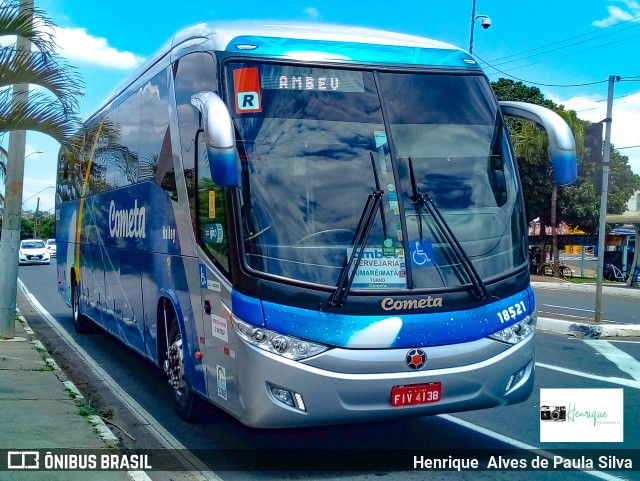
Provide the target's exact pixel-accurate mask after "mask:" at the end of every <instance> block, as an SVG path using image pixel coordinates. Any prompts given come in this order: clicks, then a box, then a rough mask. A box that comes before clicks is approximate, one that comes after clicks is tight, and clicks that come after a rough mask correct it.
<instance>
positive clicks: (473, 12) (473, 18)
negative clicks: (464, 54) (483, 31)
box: [469, 0, 476, 54]
mask: <svg viewBox="0 0 640 481" xmlns="http://www.w3.org/2000/svg"><path fill="white" fill-rule="evenodd" d="M475 25H476V0H473V3H472V5H471V33H470V35H469V54H472V53H473V31H474V30H475Z"/></svg>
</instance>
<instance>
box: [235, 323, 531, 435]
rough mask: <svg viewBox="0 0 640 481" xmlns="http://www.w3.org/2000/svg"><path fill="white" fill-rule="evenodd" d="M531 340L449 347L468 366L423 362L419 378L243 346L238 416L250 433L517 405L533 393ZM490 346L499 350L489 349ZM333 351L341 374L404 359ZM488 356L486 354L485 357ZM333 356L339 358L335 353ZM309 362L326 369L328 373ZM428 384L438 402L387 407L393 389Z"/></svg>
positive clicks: (368, 352)
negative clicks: (281, 392)
mask: <svg viewBox="0 0 640 481" xmlns="http://www.w3.org/2000/svg"><path fill="white" fill-rule="evenodd" d="M534 339H535V336H534V335H530V336H529V337H528V338H526V339H525V340H523V341H522V342H520V343H518V344H516V345H514V346H507V345H505V344H504V343H500V342H499V341H493V340H488V339H482V340H480V341H474V342H470V343H463V344H458V345H455V346H448V348H450V349H452V350H453V351H457V352H458V353H461V352H464V354H462V358H464V359H466V360H467V361H470V362H469V363H466V364H465V363H460V362H456V361H455V360H454V361H453V362H452V363H450V364H448V366H449V367H444V366H445V365H446V364H445V363H443V362H442V361H441V362H439V363H434V366H435V367H434V368H432V369H429V362H427V366H426V367H425V369H423V370H420V371H405V372H376V373H374V372H371V371H369V372H363V371H360V372H356V373H354V372H340V368H339V364H340V363H339V362H336V361H335V359H334V360H332V361H331V362H329V363H326V362H323V361H322V359H321V358H322V357H326V356H325V355H331V356H332V357H334V358H335V357H336V350H332V351H327V353H323V354H320V355H319V356H317V358H318V359H315V360H314V358H311V359H308V360H306V362H296V361H290V360H287V359H283V358H281V357H280V356H277V355H274V354H271V353H268V352H265V351H263V350H260V349H257V348H255V347H253V346H251V345H249V344H247V343H244V342H240V345H239V349H240V352H239V353H238V356H237V361H238V371H237V372H238V373H239V374H238V380H237V383H238V385H237V387H238V394H239V398H240V400H241V410H240V412H236V415H237V416H238V417H239V418H240V420H241V421H242V422H243V423H244V424H247V425H249V426H253V427H261V428H273V427H295V426H312V425H323V424H341V423H351V422H364V421H373V420H384V419H394V418H402V417H409V416H425V415H434V414H441V413H451V412H456V411H469V410H476V409H484V408H490V407H496V406H501V405H505V404H513V403H518V402H522V401H525V400H526V399H527V398H528V397H529V395H530V394H531V391H532V389H533V381H534V357H535V350H534ZM488 343H491V344H493V343H497V345H496V347H495V348H491V347H490V348H488V347H487V346H488ZM431 349H434V350H435V349H438V348H423V350H424V351H426V354H427V358H429V357H430V356H432V355H433V353H432V352H431ZM439 349H441V348H439ZM338 351H342V352H343V353H346V354H347V356H344V358H345V362H344V365H343V367H344V369H342V371H349V369H351V367H352V366H353V365H354V361H357V359H355V358H358V357H360V358H361V359H360V360H361V361H366V362H367V363H372V362H374V361H375V359H376V358H379V359H384V358H385V357H386V358H388V357H389V356H390V355H396V356H399V355H401V356H405V355H406V352H407V349H397V350H364V349H363V350H338ZM488 352H491V354H490V355H489V357H487V356H486V355H487V353H488ZM337 357H338V358H340V353H338V356H337ZM347 357H349V359H348V360H347V359H346V358H347ZM453 357H454V358H455V357H456V356H453ZM457 359H458V360H459V359H460V356H458V358H457ZM316 361H318V362H316ZM311 363H315V364H317V365H323V366H328V365H331V370H329V369H326V368H321V367H317V365H316V366H312V365H310V364H311ZM355 364H358V363H357V362H356V363H355ZM360 364H361V365H362V362H361V363H360ZM383 364H384V362H382V363H381V365H383ZM380 371H383V369H380ZM429 382H440V383H441V386H442V397H441V399H440V400H439V401H438V402H435V403H430V404H421V405H411V406H402V407H393V406H391V400H390V398H391V388H392V387H393V386H399V385H410V384H421V383H429ZM271 387H277V388H282V389H285V390H289V391H291V392H292V393H296V394H299V395H300V396H301V397H302V399H303V400H304V405H305V408H306V411H302V410H300V409H296V408H293V407H290V406H288V405H285V404H284V403H282V402H281V401H279V400H278V399H276V397H275V396H274V395H273V394H272V391H271Z"/></svg>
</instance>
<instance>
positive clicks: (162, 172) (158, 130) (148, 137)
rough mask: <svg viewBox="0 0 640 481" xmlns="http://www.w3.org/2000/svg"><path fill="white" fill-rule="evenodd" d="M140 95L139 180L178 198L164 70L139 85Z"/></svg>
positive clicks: (167, 91)
mask: <svg viewBox="0 0 640 481" xmlns="http://www.w3.org/2000/svg"><path fill="white" fill-rule="evenodd" d="M138 95H139V96H140V126H141V127H140V174H139V175H140V180H141V181H143V180H153V181H154V182H155V183H156V184H158V185H159V186H161V187H162V188H163V189H164V190H165V191H166V192H167V193H168V194H169V196H170V197H171V198H172V199H173V200H177V199H178V191H177V188H176V175H175V169H174V166H173V151H172V150H171V129H170V126H169V89H168V86H167V72H166V70H163V71H162V72H160V73H158V74H157V75H156V76H155V77H153V78H152V79H151V80H149V81H148V82H147V83H146V84H145V85H143V86H142V88H141V89H140V91H139V92H138Z"/></svg>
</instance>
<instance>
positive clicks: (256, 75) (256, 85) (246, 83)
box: [233, 67, 262, 114]
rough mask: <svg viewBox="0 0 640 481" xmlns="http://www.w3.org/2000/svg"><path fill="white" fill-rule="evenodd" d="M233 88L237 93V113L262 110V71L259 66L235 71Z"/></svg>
mask: <svg viewBox="0 0 640 481" xmlns="http://www.w3.org/2000/svg"><path fill="white" fill-rule="evenodd" d="M233 89H234V91H235V93H236V113H237V114H246V113H250V112H262V105H261V104H260V72H259V70H258V67H250V68H239V69H236V70H234V71H233Z"/></svg>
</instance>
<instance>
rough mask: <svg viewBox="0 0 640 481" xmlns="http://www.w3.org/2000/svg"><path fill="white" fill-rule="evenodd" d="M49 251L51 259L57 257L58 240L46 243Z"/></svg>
mask: <svg viewBox="0 0 640 481" xmlns="http://www.w3.org/2000/svg"><path fill="white" fill-rule="evenodd" d="M44 244H45V246H46V247H47V250H48V251H49V257H55V256H56V240H55V239H47V242H45V243H44Z"/></svg>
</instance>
